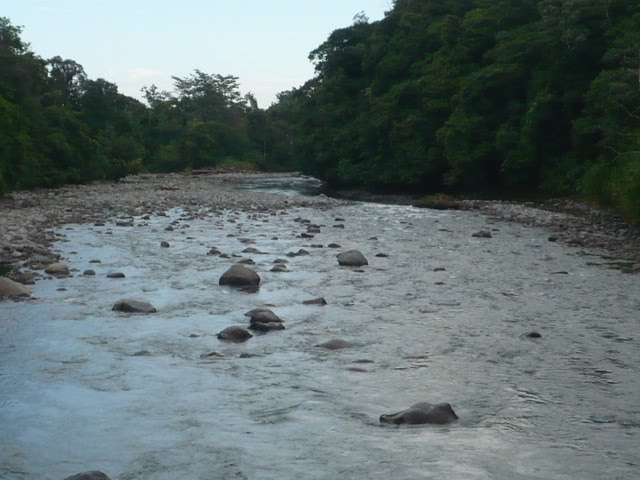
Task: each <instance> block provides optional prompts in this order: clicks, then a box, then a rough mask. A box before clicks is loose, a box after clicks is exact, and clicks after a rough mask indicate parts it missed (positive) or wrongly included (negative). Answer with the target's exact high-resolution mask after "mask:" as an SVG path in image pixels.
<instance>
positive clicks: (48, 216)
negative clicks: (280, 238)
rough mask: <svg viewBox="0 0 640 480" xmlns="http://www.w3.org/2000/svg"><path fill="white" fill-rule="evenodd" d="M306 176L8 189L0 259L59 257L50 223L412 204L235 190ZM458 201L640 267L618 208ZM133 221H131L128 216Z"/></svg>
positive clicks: (163, 178) (0, 220)
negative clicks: (173, 212)
mask: <svg viewBox="0 0 640 480" xmlns="http://www.w3.org/2000/svg"><path fill="white" fill-rule="evenodd" d="M252 178H260V179H263V178H264V179H268V178H308V177H305V176H303V175H301V174H300V173H297V172H294V173H255V172H251V173H220V172H210V173H204V174H203V173H202V172H198V174H196V175H191V174H185V173H178V174H176V173H172V174H140V175H135V176H129V177H126V178H124V179H122V180H121V181H119V182H97V183H92V184H88V185H67V186H64V187H61V188H58V189H41V190H34V191H20V192H12V193H10V194H7V195H5V196H4V197H2V198H0V267H5V269H9V270H10V271H12V272H13V273H14V274H17V273H18V272H19V270H20V269H21V268H23V267H28V266H30V263H39V264H44V263H46V262H47V261H50V262H54V261H56V260H58V256H57V255H55V254H54V253H53V252H52V250H51V248H52V246H53V243H54V242H55V240H56V236H55V234H54V233H53V232H52V231H51V229H52V228H56V227H60V226H62V225H66V224H74V223H100V222H105V221H108V220H109V219H111V220H113V219H114V218H115V219H117V220H121V221H122V220H124V221H122V222H120V223H121V224H122V225H121V226H132V223H131V222H130V220H131V219H130V217H133V216H143V215H150V214H154V213H158V212H164V211H166V210H167V209H170V208H175V207H181V206H182V207H188V208H189V207H190V208H214V209H219V210H226V209H232V210H234V209H235V210H249V211H256V212H257V211H275V210H281V209H287V208H291V207H314V208H327V207H331V206H337V205H340V204H343V203H344V202H345V201H353V200H359V201H370V202H371V201H372V202H377V203H396V204H403V205H411V204H413V203H415V202H414V201H412V198H411V197H407V196H383V195H364V194H363V195H360V196H358V195H356V193H355V192H351V195H349V196H347V197H346V198H345V197H344V196H342V198H331V197H327V196H325V195H322V194H321V195H318V196H311V197H303V196H299V197H297V196H285V195H275V194H272V193H264V192H260V191H258V190H240V189H237V188H234V187H233V186H234V185H235V184H237V183H241V182H243V181H245V180H247V179H252ZM458 205H459V208H460V209H461V210H466V211H474V212H478V213H482V214H485V215H488V216H489V218H490V219H491V220H492V221H500V222H516V223H520V224H524V225H530V226H534V227H542V228H546V229H548V230H549V233H550V236H549V239H550V241H559V242H562V243H565V244H567V245H571V246H576V247H583V248H585V249H589V250H592V251H593V254H594V255H599V256H602V257H604V259H605V260H608V261H609V262H608V263H607V262H603V265H604V266H607V267H608V268H615V269H619V270H622V271H624V272H627V273H635V272H640V227H639V226H636V225H632V224H630V223H629V222H627V221H626V220H625V219H624V218H623V217H622V216H620V215H619V214H617V213H616V212H614V211H612V210H609V209H604V208H600V207H594V206H591V205H588V204H585V203H580V202H576V201H573V200H564V199H561V200H558V199H553V200H547V201H544V202H541V203H535V202H513V201H503V200H460V201H459V202H458ZM127 222H129V223H131V224H129V223H127Z"/></svg>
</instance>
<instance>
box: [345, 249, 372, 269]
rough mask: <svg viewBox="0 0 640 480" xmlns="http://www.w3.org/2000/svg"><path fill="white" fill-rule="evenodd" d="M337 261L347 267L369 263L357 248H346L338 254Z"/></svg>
mask: <svg viewBox="0 0 640 480" xmlns="http://www.w3.org/2000/svg"><path fill="white" fill-rule="evenodd" d="M338 263H339V264H340V265H343V266H347V267H361V266H362V265H369V262H367V259H366V258H365V257H364V255H362V253H360V251H358V250H348V251H346V252H342V253H340V254H339V255H338Z"/></svg>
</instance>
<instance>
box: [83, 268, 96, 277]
mask: <svg viewBox="0 0 640 480" xmlns="http://www.w3.org/2000/svg"><path fill="white" fill-rule="evenodd" d="M95 274H96V272H95V270H91V269H89V270H85V271H84V272H82V275H84V276H85V277H91V276H93V275H95Z"/></svg>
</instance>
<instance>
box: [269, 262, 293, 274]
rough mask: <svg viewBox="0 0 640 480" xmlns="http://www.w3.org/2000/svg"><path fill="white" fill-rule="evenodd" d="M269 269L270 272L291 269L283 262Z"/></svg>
mask: <svg viewBox="0 0 640 480" xmlns="http://www.w3.org/2000/svg"><path fill="white" fill-rule="evenodd" d="M269 271H270V272H288V271H289V269H288V268H287V267H286V266H285V265H284V264H283V263H278V264H276V265H274V266H273V267H272V268H271V270H269Z"/></svg>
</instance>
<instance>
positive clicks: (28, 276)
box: [11, 272, 36, 285]
mask: <svg viewBox="0 0 640 480" xmlns="http://www.w3.org/2000/svg"><path fill="white" fill-rule="evenodd" d="M11 280H13V281H14V282H18V283H21V284H23V285H34V284H35V283H36V276H35V274H34V273H33V272H20V273H17V274H16V275H12V277H11Z"/></svg>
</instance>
